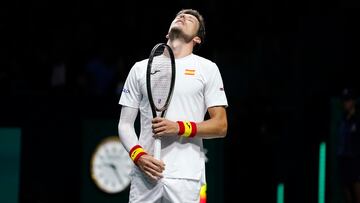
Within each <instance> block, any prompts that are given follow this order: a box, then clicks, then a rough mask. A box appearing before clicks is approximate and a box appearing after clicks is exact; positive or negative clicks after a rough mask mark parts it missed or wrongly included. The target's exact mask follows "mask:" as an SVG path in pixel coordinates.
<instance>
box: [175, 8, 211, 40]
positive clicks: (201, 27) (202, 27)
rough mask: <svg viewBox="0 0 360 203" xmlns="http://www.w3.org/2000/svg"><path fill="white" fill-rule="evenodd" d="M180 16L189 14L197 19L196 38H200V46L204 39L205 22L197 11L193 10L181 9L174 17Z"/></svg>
mask: <svg viewBox="0 0 360 203" xmlns="http://www.w3.org/2000/svg"><path fill="white" fill-rule="evenodd" d="M181 14H190V15H193V16H195V17H196V18H197V20H198V21H199V29H198V32H197V36H198V37H200V39H201V44H202V43H203V42H204V39H205V21H204V18H203V16H202V15H201V14H200V13H199V11H197V10H194V9H182V10H181V11H179V12H178V13H177V14H176V16H178V15H181Z"/></svg>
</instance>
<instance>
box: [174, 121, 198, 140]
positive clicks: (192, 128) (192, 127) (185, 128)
mask: <svg viewBox="0 0 360 203" xmlns="http://www.w3.org/2000/svg"><path fill="white" fill-rule="evenodd" d="M177 123H178V125H179V133H178V135H180V136H184V137H195V135H196V133H197V126H196V123H195V122H190V121H177Z"/></svg>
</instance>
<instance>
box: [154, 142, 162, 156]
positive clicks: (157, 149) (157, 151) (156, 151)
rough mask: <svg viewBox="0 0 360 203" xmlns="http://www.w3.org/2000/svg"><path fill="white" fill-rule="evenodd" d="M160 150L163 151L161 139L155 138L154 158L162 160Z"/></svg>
mask: <svg viewBox="0 0 360 203" xmlns="http://www.w3.org/2000/svg"><path fill="white" fill-rule="evenodd" d="M160 152H161V139H160V138H155V143H154V158H155V159H158V160H160Z"/></svg>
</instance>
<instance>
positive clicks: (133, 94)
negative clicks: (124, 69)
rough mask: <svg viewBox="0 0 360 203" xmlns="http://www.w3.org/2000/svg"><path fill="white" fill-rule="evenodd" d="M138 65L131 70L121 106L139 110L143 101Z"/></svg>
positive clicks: (124, 88)
mask: <svg viewBox="0 0 360 203" xmlns="http://www.w3.org/2000/svg"><path fill="white" fill-rule="evenodd" d="M137 78H138V77H137V73H136V64H135V65H134V66H133V67H132V68H131V70H130V72H129V74H128V76H127V78H126V81H125V84H124V86H123V89H122V92H121V97H120V101H119V104H121V105H123V106H128V107H133V108H138V107H139V105H140V101H141V93H140V88H139V87H140V85H139V81H138V79H137Z"/></svg>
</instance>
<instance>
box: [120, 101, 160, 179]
mask: <svg viewBox="0 0 360 203" xmlns="http://www.w3.org/2000/svg"><path fill="white" fill-rule="evenodd" d="M137 114H138V109H137V108H131V107H127V106H123V107H122V108H121V114H120V119H119V125H118V130H119V137H120V140H121V143H122V144H123V145H124V147H125V149H126V150H127V151H128V152H130V150H131V149H132V148H133V147H134V146H137V145H139V141H138V138H137V136H136V132H135V128H134V123H135V120H136V116H137ZM135 164H136V165H137V166H138V167H139V168H140V170H141V171H142V172H143V173H145V174H146V175H148V176H149V177H150V178H152V179H154V180H157V179H159V178H160V177H162V174H161V173H162V171H163V170H164V167H165V164H164V163H163V162H162V161H161V160H157V159H155V158H154V157H153V156H151V155H149V154H144V155H142V156H141V157H140V158H139V159H138V160H137V161H136V163H135Z"/></svg>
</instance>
